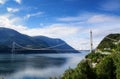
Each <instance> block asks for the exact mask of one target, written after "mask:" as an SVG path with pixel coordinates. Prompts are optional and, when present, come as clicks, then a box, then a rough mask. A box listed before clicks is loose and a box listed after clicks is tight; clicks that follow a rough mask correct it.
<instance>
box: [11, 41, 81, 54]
mask: <svg viewBox="0 0 120 79" xmlns="http://www.w3.org/2000/svg"><path fill="white" fill-rule="evenodd" d="M65 44H66V43H61V44H57V45H55V46H50V47H45V48H37V49H35V48H30V47H24V46H22V45H20V44H18V43H16V42H13V43H12V50H11V52H12V53H15V52H16V51H80V50H74V49H58V48H57V47H60V46H64V45H65ZM18 47H19V48H18Z"/></svg>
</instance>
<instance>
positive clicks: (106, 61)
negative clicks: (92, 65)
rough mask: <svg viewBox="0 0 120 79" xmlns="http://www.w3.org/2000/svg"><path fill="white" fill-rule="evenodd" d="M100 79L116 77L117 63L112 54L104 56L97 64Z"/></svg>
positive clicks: (113, 78)
mask: <svg viewBox="0 0 120 79" xmlns="http://www.w3.org/2000/svg"><path fill="white" fill-rule="evenodd" d="M96 73H97V76H98V79H116V78H115V75H116V74H115V65H114V61H113V59H112V57H111V56H106V57H105V58H103V59H102V60H101V61H100V62H99V63H98V64H97V66H96Z"/></svg>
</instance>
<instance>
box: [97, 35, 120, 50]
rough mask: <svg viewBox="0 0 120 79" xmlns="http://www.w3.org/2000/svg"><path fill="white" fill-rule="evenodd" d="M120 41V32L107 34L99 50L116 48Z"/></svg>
mask: <svg viewBox="0 0 120 79" xmlns="http://www.w3.org/2000/svg"><path fill="white" fill-rule="evenodd" d="M119 42H120V34H109V35H107V36H106V37H105V38H104V39H103V40H102V41H101V42H100V44H99V45H98V47H97V49H99V50H108V51H109V50H112V49H116V46H117V44H118V43H119Z"/></svg>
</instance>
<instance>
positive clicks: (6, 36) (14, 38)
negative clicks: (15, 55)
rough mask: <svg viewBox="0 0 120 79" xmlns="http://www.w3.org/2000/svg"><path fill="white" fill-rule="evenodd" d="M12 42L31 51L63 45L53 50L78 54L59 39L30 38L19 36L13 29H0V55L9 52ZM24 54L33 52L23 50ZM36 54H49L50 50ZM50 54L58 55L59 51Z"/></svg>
mask: <svg viewBox="0 0 120 79" xmlns="http://www.w3.org/2000/svg"><path fill="white" fill-rule="evenodd" d="M13 42H16V43H18V44H19V45H21V46H24V47H28V48H33V49H38V48H47V47H51V46H56V45H60V44H63V45H60V46H57V47H55V48H54V49H62V50H63V49H71V50H72V52H73V51H74V52H78V51H76V50H75V49H73V48H72V47H71V46H69V45H68V44H67V43H65V42H64V41H63V40H61V39H57V38H56V39H53V38H48V37H45V36H36V37H31V36H28V35H24V34H21V33H19V32H17V31H15V30H13V29H8V28H0V53H2V52H10V51H11V48H12V43H13ZM51 49H52V48H51ZM22 52H23V51H22ZM24 52H33V50H24ZM37 52H38V53H41V52H42V53H43V52H50V50H48V51H44V50H42V51H37ZM51 52H53V53H54V52H55V53H60V52H61V51H60V50H54V51H51ZM62 52H63V51H62ZM62 52H61V53H62ZM64 52H68V53H69V52H70V51H69V50H66V51H64Z"/></svg>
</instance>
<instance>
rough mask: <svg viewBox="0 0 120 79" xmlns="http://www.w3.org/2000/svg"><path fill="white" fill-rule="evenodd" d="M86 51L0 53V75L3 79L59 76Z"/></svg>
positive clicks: (37, 78) (40, 78) (46, 78)
mask: <svg viewBox="0 0 120 79" xmlns="http://www.w3.org/2000/svg"><path fill="white" fill-rule="evenodd" d="M86 54H88V51H82V52H81V53H77V54H74V53H71V54H29V55H23V54H15V55H10V54H8V55H0V74H1V76H0V77H4V78H5V79H48V78H49V77H59V76H61V75H62V74H63V72H64V71H65V70H66V69H68V68H69V67H70V68H75V67H76V65H77V64H78V63H79V62H80V61H81V60H82V59H83V58H84V57H85V55H86Z"/></svg>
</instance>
